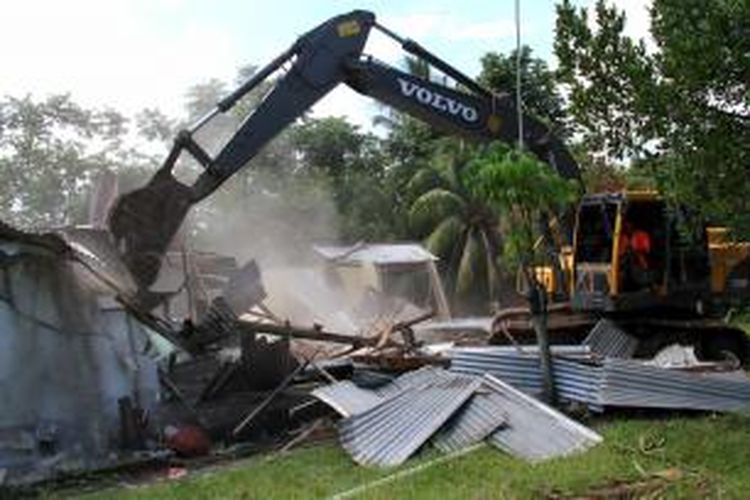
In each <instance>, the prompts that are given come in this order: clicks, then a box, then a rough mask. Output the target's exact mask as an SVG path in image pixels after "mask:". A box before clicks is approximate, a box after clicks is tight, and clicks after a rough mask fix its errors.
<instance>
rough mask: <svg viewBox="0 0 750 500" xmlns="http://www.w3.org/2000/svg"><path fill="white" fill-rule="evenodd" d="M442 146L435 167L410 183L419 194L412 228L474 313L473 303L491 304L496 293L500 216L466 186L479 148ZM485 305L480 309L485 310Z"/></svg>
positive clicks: (411, 216) (451, 288) (461, 304)
mask: <svg viewBox="0 0 750 500" xmlns="http://www.w3.org/2000/svg"><path fill="white" fill-rule="evenodd" d="M441 146H442V148H441V149H440V150H439V153H437V154H435V157H434V159H433V162H432V164H431V165H430V166H429V167H426V168H424V169H422V170H420V171H418V172H417V173H416V174H415V175H414V177H413V178H412V180H411V182H410V183H409V188H410V191H411V193H412V194H413V195H414V196H416V197H415V198H414V201H413V202H412V204H411V206H410V209H409V224H410V229H411V231H412V234H414V235H415V236H416V237H419V238H424V241H425V245H426V246H427V248H428V249H429V250H430V251H431V252H433V253H434V254H435V255H437V256H438V257H439V258H440V261H441V267H442V269H443V271H444V276H445V278H446V283H447V285H448V289H449V291H450V292H453V294H454V297H455V298H456V299H457V301H458V303H457V305H458V306H459V307H463V308H468V309H475V308H476V307H475V306H477V305H478V304H475V303H474V302H482V301H483V300H484V301H486V300H487V297H489V299H490V301H491V300H493V299H494V297H495V296H496V293H497V290H496V287H497V284H498V281H499V279H500V273H499V270H498V268H497V263H496V261H497V251H498V248H499V241H500V233H499V230H498V229H499V219H498V213H497V212H495V211H493V210H492V209H491V208H490V207H489V206H488V205H487V203H485V201H484V200H483V199H482V198H481V197H479V196H476V195H475V193H473V192H472V191H471V189H469V186H468V184H467V180H468V179H469V175H468V174H469V173H470V172H469V170H468V168H467V167H468V165H469V164H470V160H471V159H472V158H473V157H474V156H475V155H476V150H475V149H473V148H470V147H467V146H463V147H460V146H457V144H456V143H455V141H447V142H445V141H444V142H443V143H442V145H441ZM420 189H421V194H419V195H418V196H417V195H416V194H417V193H418V192H420ZM485 306H486V304H482V305H481V307H480V308H479V309H478V310H482V311H484V310H486V307H485Z"/></svg>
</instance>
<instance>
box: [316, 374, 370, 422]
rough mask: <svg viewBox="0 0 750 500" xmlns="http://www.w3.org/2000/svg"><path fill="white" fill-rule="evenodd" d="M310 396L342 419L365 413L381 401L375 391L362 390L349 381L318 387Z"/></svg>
mask: <svg viewBox="0 0 750 500" xmlns="http://www.w3.org/2000/svg"><path fill="white" fill-rule="evenodd" d="M312 395H313V396H314V397H316V398H318V399H319V400H321V401H322V402H324V403H325V404H327V405H328V406H330V407H331V408H333V409H334V410H336V412H337V413H338V414H339V415H341V416H343V417H350V416H352V415H356V414H357V413H362V412H365V411H367V410H369V409H370V408H372V407H373V406H377V405H378V404H379V403H381V402H382V401H383V397H381V396H380V395H379V394H378V393H376V392H375V391H372V390H369V389H362V388H360V387H359V386H357V385H356V384H354V383H353V382H351V381H349V380H342V381H340V382H336V383H335V384H330V385H327V386H324V387H318V388H317V389H315V390H314V391H313V392H312Z"/></svg>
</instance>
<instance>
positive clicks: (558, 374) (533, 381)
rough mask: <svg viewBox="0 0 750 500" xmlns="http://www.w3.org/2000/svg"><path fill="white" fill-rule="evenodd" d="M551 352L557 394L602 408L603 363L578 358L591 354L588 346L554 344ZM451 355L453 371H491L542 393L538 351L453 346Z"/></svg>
mask: <svg viewBox="0 0 750 500" xmlns="http://www.w3.org/2000/svg"><path fill="white" fill-rule="evenodd" d="M524 348H525V349H526V350H530V351H533V349H528V348H527V347H526V346H525V347H524ZM537 352H538V351H537ZM552 353H553V356H554V357H553V360H552V366H553V370H554V374H555V383H556V388H557V392H558V396H559V397H560V398H561V399H565V400H570V401H580V402H584V403H588V404H589V405H590V406H591V407H592V409H594V410H598V409H600V405H601V402H600V400H599V398H598V392H597V389H598V386H599V379H600V377H601V367H599V366H597V365H594V364H592V363H589V362H577V361H576V360H580V361H584V360H587V358H589V357H590V354H589V351H588V347H586V346H554V348H553V350H552ZM448 355H449V357H450V359H451V371H455V372H457V373H465V374H472V375H483V374H485V373H489V374H491V375H493V376H495V377H497V378H499V379H501V380H503V381H504V382H506V383H509V384H511V385H512V386H513V387H515V388H517V389H519V390H521V391H523V392H525V393H527V394H530V395H532V396H538V395H540V394H541V393H542V371H541V367H540V362H539V357H538V355H537V354H521V353H519V352H518V350H517V349H515V348H508V347H502V348H500V347H486V348H456V349H451V350H450V351H449V352H448ZM563 355H565V357H563Z"/></svg>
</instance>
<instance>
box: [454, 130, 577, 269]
mask: <svg viewBox="0 0 750 500" xmlns="http://www.w3.org/2000/svg"><path fill="white" fill-rule="evenodd" d="M468 174H469V175H468V181H467V182H468V184H469V185H470V186H471V189H472V190H473V191H474V193H475V196H477V197H480V198H481V199H483V200H486V202H487V203H489V204H490V206H492V207H493V208H494V209H495V210H496V211H497V212H498V213H502V214H503V217H504V218H505V220H506V222H507V224H506V228H507V230H506V231H505V233H504V237H505V239H504V241H505V254H506V257H507V258H508V259H511V260H512V262H513V263H515V264H518V265H524V266H529V265H532V264H533V263H534V261H535V259H534V257H535V250H536V248H537V245H536V241H537V239H538V237H539V234H538V232H537V231H536V228H537V224H538V221H539V220H540V218H541V217H542V216H543V215H554V214H559V213H562V212H563V211H564V209H565V208H566V207H567V206H569V204H571V203H572V202H574V200H575V196H576V192H577V189H576V186H575V184H574V182H573V181H570V180H566V179H563V178H562V177H560V176H559V175H557V173H556V172H555V171H554V170H553V169H552V168H551V167H550V166H549V165H547V164H544V163H542V162H540V161H539V160H537V159H536V158H534V157H532V156H529V155H527V154H524V153H518V152H516V151H508V149H507V147H506V146H504V145H494V146H493V147H490V148H488V149H487V150H486V151H485V152H484V153H483V154H481V155H479V156H477V158H476V159H474V160H473V161H472V162H471V163H470V165H469V167H468Z"/></svg>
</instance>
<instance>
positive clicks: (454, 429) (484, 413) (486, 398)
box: [432, 389, 506, 453]
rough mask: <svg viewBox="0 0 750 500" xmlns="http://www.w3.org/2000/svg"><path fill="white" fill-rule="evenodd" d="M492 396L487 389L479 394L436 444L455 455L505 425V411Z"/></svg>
mask: <svg viewBox="0 0 750 500" xmlns="http://www.w3.org/2000/svg"><path fill="white" fill-rule="evenodd" d="M493 396H494V394H493V393H492V392H491V391H488V390H486V389H484V390H482V389H480V390H479V391H477V392H476V393H475V394H474V396H473V397H472V398H471V399H470V400H469V401H468V402H467V403H466V404H465V405H464V406H463V407H462V408H461V409H460V410H458V412H457V413H456V414H455V415H454V416H453V417H451V419H450V420H449V421H448V422H447V423H446V424H445V426H443V428H442V429H440V431H439V432H438V433H437V434H436V435H435V437H434V438H433V441H432V442H433V444H434V445H435V446H436V447H437V448H438V449H440V450H441V451H444V452H446V453H452V452H454V451H458V450H462V449H464V448H468V447H469V446H472V445H474V444H476V443H478V442H480V441H482V440H483V439H485V438H486V437H487V436H489V435H490V434H492V432H494V431H495V430H497V428H498V427H500V426H501V425H504V424H505V422H506V417H505V410H504V409H503V407H502V405H500V403H499V402H498V401H497V398H495V397H493Z"/></svg>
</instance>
